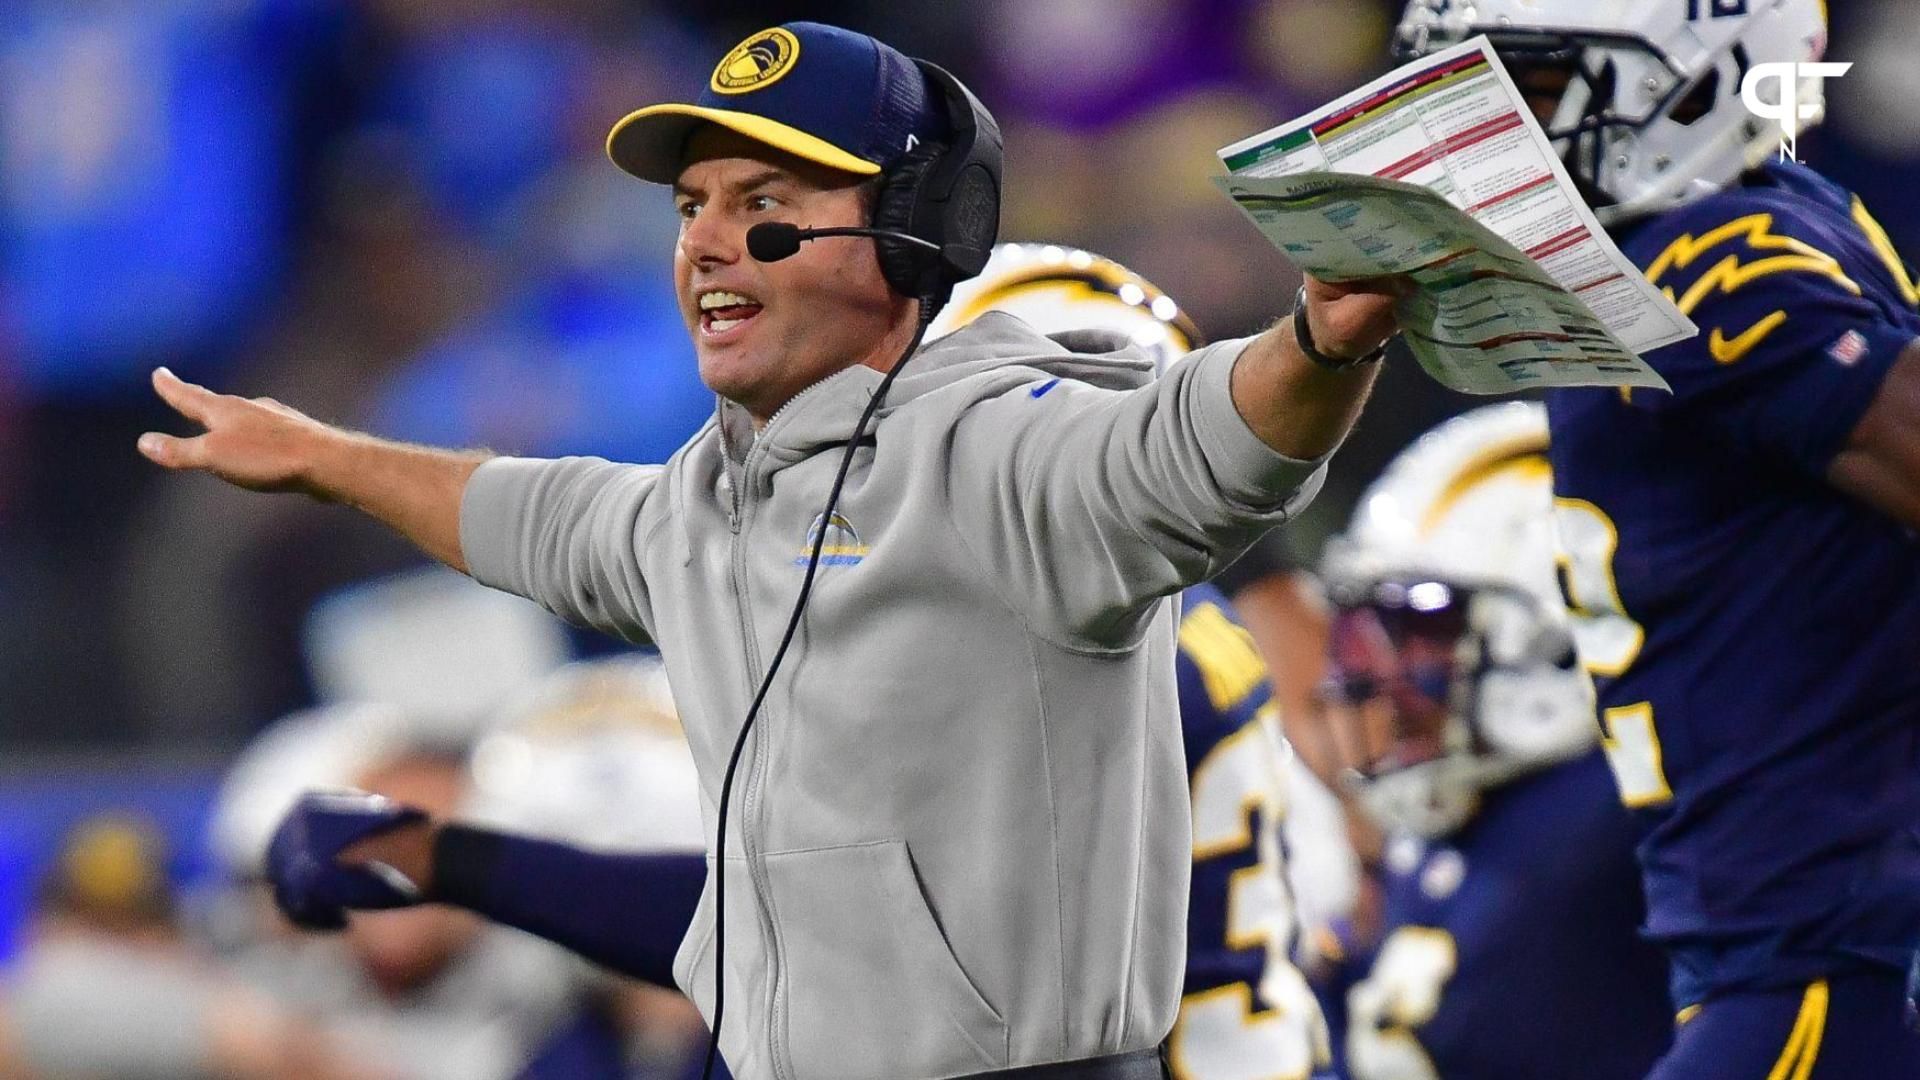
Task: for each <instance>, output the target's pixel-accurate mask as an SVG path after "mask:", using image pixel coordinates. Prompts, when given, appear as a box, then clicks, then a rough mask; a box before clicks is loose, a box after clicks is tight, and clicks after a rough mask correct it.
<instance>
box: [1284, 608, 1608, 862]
mask: <svg viewBox="0 0 1920 1080" xmlns="http://www.w3.org/2000/svg"><path fill="white" fill-rule="evenodd" d="M1332 599H1333V601H1334V605H1335V609H1336V615H1335V618H1334V625H1333V637H1332V656H1331V670H1330V675H1329V678H1328V681H1327V683H1326V684H1325V686H1324V687H1323V690H1322V706H1323V707H1324V708H1327V709H1328V710H1330V711H1331V713H1332V714H1333V715H1332V717H1331V719H1332V720H1333V724H1332V725H1331V726H1332V728H1333V730H1334V732H1335V735H1336V740H1337V741H1338V742H1339V744H1340V750H1341V754H1342V756H1343V757H1344V758H1345V760H1346V762H1347V764H1348V766H1349V769H1348V783H1349V784H1350V785H1351V786H1352V788H1353V790H1354V792H1355V794H1356V796H1357V798H1358V800H1359V801H1360V803H1361V804H1362V805H1363V806H1364V807H1365V808H1366V809H1367V811H1368V813H1369V814H1370V815H1371V816H1373V817H1375V818H1376V819H1378V820H1379V821H1380V823H1381V824H1382V825H1384V826H1386V827H1388V828H1391V829H1400V830H1406V831H1409V832H1413V833H1415V834H1417V835H1421V836H1426V837H1437V836H1443V835H1446V834H1448V833H1452V832H1454V831H1456V830H1458V829H1459V828H1461V827H1462V826H1464V825H1465V824H1466V823H1467V822H1468V821H1469V820H1470V819H1471V818H1472V816H1473V814H1474V813H1475V812H1476V811H1477V809H1478V807H1479V803H1480V798H1481V794H1482V793H1483V792H1484V791H1486V790H1487V789H1489V788H1492V787H1496V786H1498V785H1500V784H1503V783H1506V782H1507V781H1509V780H1511V779H1513V778H1515V777H1518V776H1520V775H1523V774H1525V773H1527V772H1531V771H1534V770H1536V769H1540V768H1544V767H1546V766H1548V765H1551V764H1554V763H1556V762H1559V761H1563V760H1565V759H1567V758H1568V757H1571V756H1573V755H1575V754H1577V753H1579V752H1581V751H1582V750H1585V749H1586V748H1588V747H1590V746H1591V745H1592V742H1593V734H1594V733H1593V722H1592V705H1593V699H1592V694H1591V688H1590V685H1589V684H1588V683H1587V682H1586V679H1585V677H1584V675H1583V674H1582V673H1581V672H1580V670H1579V669H1578V666H1577V665H1576V663H1575V661H1574V656H1573V645H1572V640H1571V638H1570V637H1569V635H1568V634H1567V633H1566V631H1565V629H1564V627H1562V626H1561V625H1560V624H1558V623H1557V622H1555V621H1554V620H1553V619H1551V618H1549V617H1548V615H1547V614H1546V613H1545V612H1544V611H1542V610H1541V609H1540V603H1539V601H1538V600H1536V599H1535V598H1534V597H1533V596H1531V595H1530V594H1528V593H1527V592H1525V591H1523V590H1520V589H1517V588H1514V587H1511V586H1507V585H1502V584H1497V583H1486V584H1479V585H1473V586H1463V585H1459V584H1455V583H1450V582H1446V581H1442V580H1437V579H1431V578H1423V577H1410V578H1405V579H1389V580H1382V581H1373V582H1367V583H1364V584H1358V585H1345V586H1343V585H1340V584H1338V583H1336V584H1335V585H1334V587H1333V597H1332Z"/></svg>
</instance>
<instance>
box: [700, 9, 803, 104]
mask: <svg viewBox="0 0 1920 1080" xmlns="http://www.w3.org/2000/svg"><path fill="white" fill-rule="evenodd" d="M798 59H800V39H799V38H797V37H794V36H793V34H792V32H790V31H788V30H786V29H785V28H783V27H779V26H776V27H774V28H773V29H771V30H762V31H760V32H759V33H757V34H755V35H753V36H752V37H750V38H748V39H747V40H745V41H743V42H741V43H740V44H738V45H735V46H734V47H733V51H732V52H730V53H728V54H727V55H725V56H723V57H721V58H720V63H719V64H718V65H716V66H715V67H714V69H713V78H712V79H710V80H708V85H709V86H712V87H713V92H714V93H716V94H744V93H746V92H748V91H749V90H759V89H761V88H762V87H766V86H771V85H772V84H774V83H776V82H778V81H780V78H781V76H783V75H785V74H786V73H787V72H789V71H792V70H793V65H794V61H796V60H798Z"/></svg>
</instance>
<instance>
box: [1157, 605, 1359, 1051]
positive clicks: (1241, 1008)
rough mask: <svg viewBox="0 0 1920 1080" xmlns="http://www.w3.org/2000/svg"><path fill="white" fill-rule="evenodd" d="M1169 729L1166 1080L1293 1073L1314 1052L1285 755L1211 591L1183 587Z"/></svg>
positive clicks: (1257, 670)
mask: <svg viewBox="0 0 1920 1080" xmlns="http://www.w3.org/2000/svg"><path fill="white" fill-rule="evenodd" d="M1181 600H1182V607H1181V619H1180V651H1179V654H1178V658H1177V660H1176V663H1177V665H1178V676H1179V686H1180V727H1181V730H1182V732H1183V733H1184V735H1185V737H1186V749H1187V769H1188V772H1189V774H1190V776H1191V787H1192V794H1193V886H1192V893H1191V898H1190V900H1189V903H1188V907H1187V975H1186V985H1185V987H1184V989H1183V991H1182V994H1183V996H1182V999H1181V1002H1180V1017H1179V1020H1178V1022H1177V1023H1176V1024H1175V1026H1174V1029H1173V1034H1172V1036H1170V1038H1169V1040H1168V1046H1167V1049H1168V1060H1169V1063H1170V1065H1171V1066H1172V1069H1173V1076H1174V1080H1255V1078H1267V1077H1305V1076H1307V1075H1308V1073H1309V1071H1310V1069H1311V1068H1312V1066H1313V1064H1314V1062H1315V1059H1316V1058H1320V1057H1322V1056H1323V1054H1324V1050H1325V1047H1324V1045H1323V1042H1324V1038H1325V1035H1324V1031H1323V1029H1322V1028H1321V1027H1320V1023H1321V1022H1320V1019H1319V1010H1318V1007H1317V1006H1316V1005H1315V1003H1314V1001H1313V996H1312V992H1311V991H1310V990H1309V989H1308V988H1307V985H1306V981H1305V980H1304V979H1303V978H1302V977H1301V976H1300V973H1299V972H1298V971H1297V970H1296V969H1295V968H1294V967H1293V963H1292V956H1291V950H1292V948H1293V944H1294V937H1295V925H1294V917H1293V905H1292V898H1291V896H1290V895H1289V893H1288V891H1287V885H1286V879H1285V876H1284V873H1283V870H1282V862H1281V860H1282V858H1283V853H1282V851H1281V849H1280V835H1279V824H1280V821H1279V819H1280V815H1281V814H1283V813H1284V812H1285V809H1286V805H1285V792H1284V789H1283V782H1282V779H1281V778H1282V777H1283V776H1284V775H1285V774H1284V772H1283V771H1282V767H1283V763H1284V759H1283V757H1282V755H1283V754H1284V753H1286V752H1287V751H1286V749H1285V746H1284V744H1283V743H1282V742H1281V738H1280V731H1279V717H1278V715H1277V714H1276V713H1275V711H1274V706H1273V704H1272V697H1273V690H1272V687H1271V686H1270V685H1269V683H1268V681H1267V666H1266V664H1265V662H1264V661H1262V660H1261V658H1260V654H1259V652H1258V651H1256V649H1255V648H1254V644H1253V638H1252V637H1251V636H1250V635H1249V634H1248V633H1247V631H1246V630H1245V629H1244V628H1243V627H1242V626H1241V625H1240V624H1239V621H1238V619H1237V618H1236V617H1235V615H1234V614H1233V609H1232V607H1231V606H1230V605H1229V604H1228V603H1227V600H1226V598H1225V597H1224V596H1223V595H1221V593H1220V591H1219V590H1218V589H1215V588H1214V587H1212V586H1210V585H1200V586H1195V587H1194V588H1192V589H1189V590H1187V591H1186V593H1185V594H1183V596H1182V598H1181Z"/></svg>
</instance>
